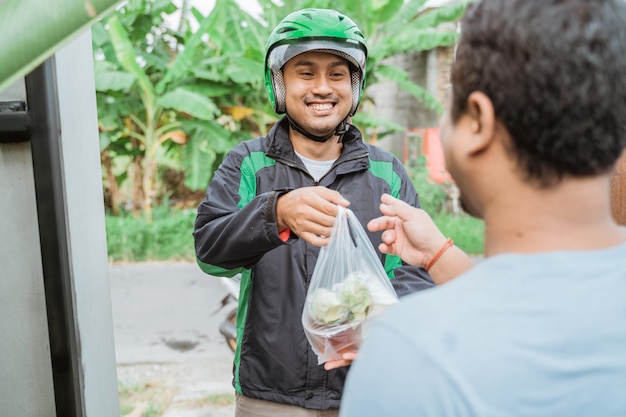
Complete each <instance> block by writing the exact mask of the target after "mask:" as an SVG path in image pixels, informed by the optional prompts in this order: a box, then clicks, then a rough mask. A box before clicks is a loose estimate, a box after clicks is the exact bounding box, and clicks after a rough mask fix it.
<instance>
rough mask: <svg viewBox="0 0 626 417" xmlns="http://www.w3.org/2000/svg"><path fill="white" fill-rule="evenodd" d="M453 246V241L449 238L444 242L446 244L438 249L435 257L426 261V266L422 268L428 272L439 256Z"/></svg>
mask: <svg viewBox="0 0 626 417" xmlns="http://www.w3.org/2000/svg"><path fill="white" fill-rule="evenodd" d="M453 245H454V241H453V240H452V239H450V238H448V240H446V243H444V244H443V246H442V247H441V249H439V252H437V253H436V254H435V256H433V258H432V259H431V260H430V261H428V263H427V264H426V266H425V267H424V269H425V270H427V271H428V270H429V269H430V268H432V266H433V265H434V264H435V262H437V259H439V258H440V257H441V255H443V253H444V252H445V251H446V250H448V248H449V247H452V246H453Z"/></svg>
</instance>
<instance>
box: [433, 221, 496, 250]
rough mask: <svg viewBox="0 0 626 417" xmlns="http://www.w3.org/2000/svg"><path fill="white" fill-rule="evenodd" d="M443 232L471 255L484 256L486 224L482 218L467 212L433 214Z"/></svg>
mask: <svg viewBox="0 0 626 417" xmlns="http://www.w3.org/2000/svg"><path fill="white" fill-rule="evenodd" d="M433 220H434V221H435V224H436V225H437V226H438V227H439V229H440V230H441V232H442V233H443V234H444V235H446V236H448V237H451V238H452V240H454V244H455V245H456V246H457V247H459V248H461V249H462V250H463V251H465V252H466V253H468V254H470V255H474V256H482V255H483V254H484V251H485V247H484V233H485V225H484V222H483V221H482V220H479V219H476V218H474V217H471V216H469V215H467V214H457V215H453V214H447V213H439V214H436V215H435V216H433Z"/></svg>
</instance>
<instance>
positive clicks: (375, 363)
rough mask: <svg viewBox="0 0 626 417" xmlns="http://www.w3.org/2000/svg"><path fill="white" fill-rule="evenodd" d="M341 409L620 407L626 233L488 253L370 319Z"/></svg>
mask: <svg viewBox="0 0 626 417" xmlns="http://www.w3.org/2000/svg"><path fill="white" fill-rule="evenodd" d="M340 415H341V417H353V416H358V417H367V416H376V417H378V416H385V417H395V416H398V417H400V416H401V417H407V416H420V417H428V416H433V417H441V416H446V417H450V416H480V417H490V416H494V417H495V416H498V417H504V416H516V417H524V416H528V417H531V416H532V417H542V416H544V417H563V416H568V417H573V416H602V417H608V416H611V417H618V416H619V417H623V416H626V244H624V245H620V246H617V247H613V248H609V249H605V250H594V251H560V252H549V253H541V254H507V255H498V256H494V257H492V258H488V259H486V260H484V261H482V262H480V263H479V264H477V265H476V266H475V267H474V268H472V269H471V270H470V271H468V272H466V273H465V274H463V275H461V276H459V277H458V278H457V279H455V280H452V281H450V282H448V283H446V284H444V285H441V286H439V287H435V288H433V289H430V290H426V291H423V292H420V293H417V294H415V295H411V296H407V297H405V298H403V299H402V300H401V302H400V303H399V304H398V305H396V306H394V307H391V308H390V309H389V310H388V311H386V312H385V313H383V315H382V316H381V317H379V318H377V319H376V321H375V322H374V324H373V327H372V331H371V332H370V333H369V334H368V335H366V337H365V341H364V343H363V346H362V348H361V349H360V351H359V356H358V358H357V359H356V361H355V363H354V364H353V365H352V369H351V370H350V372H349V373H348V379H347V382H346V390H345V392H344V396H343V399H342V405H341V414H340Z"/></svg>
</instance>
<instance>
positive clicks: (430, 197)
mask: <svg viewBox="0 0 626 417" xmlns="http://www.w3.org/2000/svg"><path fill="white" fill-rule="evenodd" d="M406 168H407V171H408V173H409V176H410V177H411V181H412V182H413V185H414V186H415V189H416V190H417V192H418V195H419V199H420V205H421V207H422V209H424V211H426V212H427V213H428V214H429V215H430V216H431V217H432V219H433V220H434V222H435V224H436V225H437V226H438V227H439V229H440V230H441V231H442V232H443V234H444V235H446V236H449V237H451V238H452V239H453V240H454V243H455V244H456V246H458V247H459V248H461V249H463V250H464V251H465V252H467V253H468V254H471V255H482V254H483V252H484V231H485V229H484V223H483V221H482V220H479V219H476V218H474V217H471V216H469V215H467V214H465V213H463V212H461V213H458V214H454V213H450V212H449V211H448V210H447V209H446V202H447V193H446V190H447V187H449V185H446V184H435V183H432V182H430V181H428V172H427V170H426V158H425V157H424V156H423V155H420V156H418V157H417V158H413V159H412V160H411V161H409V163H407V166H406Z"/></svg>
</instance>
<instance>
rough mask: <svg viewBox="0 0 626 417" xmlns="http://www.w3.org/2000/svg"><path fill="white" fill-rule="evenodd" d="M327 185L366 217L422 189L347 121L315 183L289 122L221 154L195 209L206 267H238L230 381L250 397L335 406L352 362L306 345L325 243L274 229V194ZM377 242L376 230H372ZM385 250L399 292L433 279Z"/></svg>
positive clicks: (227, 272) (229, 270)
mask: <svg viewBox="0 0 626 417" xmlns="http://www.w3.org/2000/svg"><path fill="white" fill-rule="evenodd" d="M318 185H319V186H324V187H328V188H330V189H333V190H337V191H339V192H340V193H341V194H342V195H343V196H344V197H345V198H346V199H347V200H348V201H350V203H351V204H350V209H351V210H352V211H353V212H354V214H355V215H356V217H357V218H358V219H359V220H360V221H361V222H362V223H363V226H364V227H365V224H366V223H367V222H368V221H369V220H371V219H373V218H374V217H378V216H380V212H379V210H378V206H379V204H380V196H381V195H382V194H383V193H389V194H391V195H393V196H396V197H398V198H401V199H402V200H404V201H406V202H408V203H409V204H411V205H413V206H419V202H418V196H417V193H416V191H415V189H414V187H413V185H412V183H411V181H410V180H409V178H408V175H407V173H406V171H405V169H404V167H403V166H402V164H401V163H400V161H399V160H398V159H397V158H395V157H394V156H393V155H392V154H390V153H389V152H386V151H384V150H382V149H379V148H377V147H374V146H371V145H369V144H367V143H365V142H363V141H362V140H361V133H360V132H359V131H358V129H356V128H355V127H350V129H349V131H348V132H347V133H346V134H345V135H344V147H343V151H342V154H341V156H340V157H339V158H338V159H337V161H335V163H334V165H333V167H332V168H331V170H330V172H328V173H327V174H326V175H325V176H324V177H323V178H322V179H321V180H320V181H319V183H317V182H315V181H314V179H313V178H312V177H311V176H310V175H309V174H308V172H307V170H306V168H305V167H304V164H303V163H302V161H301V160H300V159H299V158H298V157H297V156H296V155H295V153H294V151H293V147H292V145H291V142H290V140H289V137H288V123H287V120H286V119H282V120H281V121H279V122H278V123H277V124H276V125H275V126H274V127H273V129H272V130H271V131H270V132H269V134H268V135H267V136H265V137H260V138H257V139H253V140H250V141H247V142H243V143H240V144H239V145H237V146H236V147H235V148H234V149H233V150H232V151H230V152H229V153H228V154H227V155H226V157H225V158H224V161H223V163H222V164H221V166H220V167H219V169H218V170H217V172H216V173H215V177H214V178H213V180H212V181H211V183H210V185H209V187H208V189H207V195H206V198H205V199H204V201H203V202H202V203H201V204H200V206H199V207H198V215H197V218H196V224H195V231H194V239H195V247H196V254H197V257H198V264H199V265H200V267H201V268H202V269H203V270H204V271H205V272H207V273H208V274H211V275H214V276H233V275H235V274H237V273H241V274H242V275H241V294H240V298H239V310H238V312H237V331H238V347H237V349H236V352H235V364H234V380H233V383H234V386H235V389H236V390H237V392H239V393H241V394H243V395H246V396H249V397H252V398H260V399H264V400H269V401H273V402H278V403H284V404H293V405H297V406H301V407H305V408H312V409H327V408H337V407H339V402H340V400H341V393H342V389H343V384H344V380H345V377H346V372H347V371H348V369H347V368H341V369H336V370H332V371H325V370H324V368H323V366H321V365H318V364H317V356H316V355H315V353H314V352H313V351H312V350H311V348H310V347H309V342H308V340H307V338H306V336H305V334H304V330H303V328H302V321H301V317H302V309H303V306H304V299H305V296H306V291H307V287H308V284H309V282H310V280H311V276H312V274H313V268H314V266H315V261H316V260H317V256H318V253H319V248H318V247H314V246H312V245H310V244H308V243H306V242H305V241H304V240H300V239H298V238H297V237H296V236H294V235H293V234H292V236H291V237H290V238H289V239H288V240H287V241H286V242H284V241H283V240H281V239H280V238H279V236H278V231H277V226H276V199H277V197H278V196H279V195H281V194H282V193H285V192H288V191H289V190H292V189H295V188H299V187H307V186H318ZM368 234H369V235H370V238H371V240H372V243H373V245H374V247H377V246H378V243H380V233H370V232H369V231H368ZM379 255H380V260H381V262H382V263H383V265H384V268H385V270H386V271H387V274H388V275H389V278H390V279H391V280H392V284H393V286H394V288H395V289H396V292H397V293H398V295H399V296H403V295H405V294H408V293H411V292H414V291H418V290H422V289H426V288H430V287H432V286H433V284H432V281H431V279H430V277H429V276H428V274H427V273H426V272H425V271H424V270H423V269H418V268H415V267H410V266H407V265H403V264H402V262H401V261H400V259H399V258H397V257H393V256H385V255H383V254H379Z"/></svg>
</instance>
